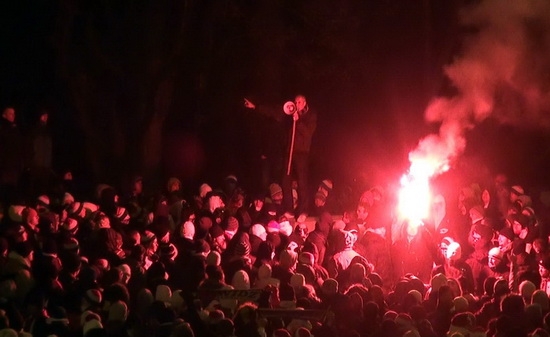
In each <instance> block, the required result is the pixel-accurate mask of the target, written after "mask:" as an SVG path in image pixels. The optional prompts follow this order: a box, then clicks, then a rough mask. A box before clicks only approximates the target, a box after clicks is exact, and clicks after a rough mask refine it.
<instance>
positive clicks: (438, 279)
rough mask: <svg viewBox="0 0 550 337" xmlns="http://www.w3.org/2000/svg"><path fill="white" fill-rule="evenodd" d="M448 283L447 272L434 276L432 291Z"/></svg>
mask: <svg viewBox="0 0 550 337" xmlns="http://www.w3.org/2000/svg"><path fill="white" fill-rule="evenodd" d="M446 284H447V276H445V274H442V273H439V274H436V275H434V276H433V277H432V279H431V282H430V285H431V291H432V292H434V291H439V288H441V287H442V286H444V285H446Z"/></svg>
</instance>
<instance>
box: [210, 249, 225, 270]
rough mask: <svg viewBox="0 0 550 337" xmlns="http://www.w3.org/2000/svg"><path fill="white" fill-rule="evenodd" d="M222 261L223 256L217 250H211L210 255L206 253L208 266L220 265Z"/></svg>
mask: <svg viewBox="0 0 550 337" xmlns="http://www.w3.org/2000/svg"><path fill="white" fill-rule="evenodd" d="M221 262H222V257H221V255H220V253H218V252H217V251H215V250H211V251H210V253H208V255H206V265H207V266H216V267H217V266H219V265H220V264H221Z"/></svg>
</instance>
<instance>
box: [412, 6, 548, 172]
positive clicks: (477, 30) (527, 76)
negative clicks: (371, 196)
mask: <svg viewBox="0 0 550 337" xmlns="http://www.w3.org/2000/svg"><path fill="white" fill-rule="evenodd" d="M460 22H461V24H462V25H463V26H464V28H465V30H466V31H468V32H469V33H468V34H466V38H465V40H464V42H463V46H462V49H461V53H460V55H457V56H456V58H455V59H454V61H453V62H452V63H451V64H450V65H448V66H446V67H445V69H444V71H445V75H446V76H447V77H448V78H449V80H450V81H451V83H452V85H453V86H454V88H455V89H456V95H454V96H453V97H438V98H435V99H433V100H432V102H430V104H429V105H428V107H427V109H426V111H425V119H426V121H428V122H431V123H441V127H440V129H439V134H437V135H430V136H428V137H426V138H424V139H422V140H421V141H420V142H419V146H418V147H417V149H416V150H414V151H413V152H411V154H410V155H409V159H410V160H411V162H412V161H413V160H415V158H419V157H422V156H424V155H428V154H429V155H430V156H434V155H435V156H437V157H438V160H439V167H441V168H443V169H440V170H438V172H436V173H442V172H443V170H444V168H445V167H446V165H447V164H448V163H449V161H452V159H453V158H456V157H457V156H459V155H460V154H461V153H462V152H463V151H464V149H465V146H466V141H465V133H466V131H467V130H469V129H471V128H473V127H474V126H475V125H476V124H478V123H480V122H482V121H484V120H485V119H487V118H493V119H495V120H497V121H499V122H500V123H504V124H511V125H514V126H519V127H528V128H540V127H543V128H548V127H550V114H549V112H550V57H549V56H550V1H547V0H525V1H523V0H522V1H514V0H488V1H482V2H480V3H478V4H476V5H475V6H471V7H468V8H465V9H464V10H463V11H462V12H461V13H460Z"/></svg>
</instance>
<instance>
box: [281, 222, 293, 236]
mask: <svg viewBox="0 0 550 337" xmlns="http://www.w3.org/2000/svg"><path fill="white" fill-rule="evenodd" d="M279 233H282V234H284V235H286V236H290V234H292V225H291V224H290V222H289V221H282V222H280V223H279Z"/></svg>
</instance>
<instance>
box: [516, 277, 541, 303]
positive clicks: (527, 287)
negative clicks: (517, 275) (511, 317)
mask: <svg viewBox="0 0 550 337" xmlns="http://www.w3.org/2000/svg"><path fill="white" fill-rule="evenodd" d="M535 290H537V286H535V284H534V283H533V282H531V281H528V280H525V281H523V282H521V283H520V285H519V293H520V295H521V297H523V302H524V303H525V305H528V304H530V303H531V298H532V296H533V293H534V292H535Z"/></svg>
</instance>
